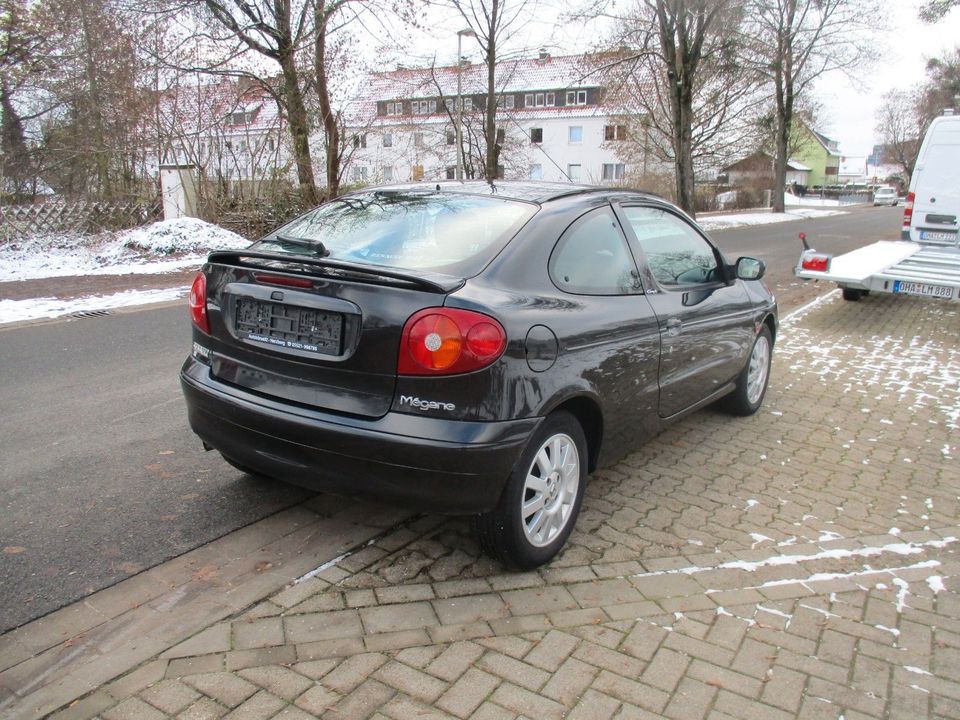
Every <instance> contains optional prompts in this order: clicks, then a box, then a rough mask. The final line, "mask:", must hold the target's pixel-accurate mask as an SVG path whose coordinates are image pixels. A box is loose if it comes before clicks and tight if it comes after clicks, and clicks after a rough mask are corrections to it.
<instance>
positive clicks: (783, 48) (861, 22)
mask: <svg viewBox="0 0 960 720" xmlns="http://www.w3.org/2000/svg"><path fill="white" fill-rule="evenodd" d="M746 1H747V5H746V7H747V18H748V22H747V24H746V25H745V28H744V29H745V35H744V37H745V39H746V41H747V44H748V45H749V46H750V47H751V49H752V59H751V62H752V65H753V67H755V68H756V69H757V70H758V71H759V72H762V73H763V74H764V75H765V76H766V77H767V79H768V81H769V82H770V84H771V86H772V89H773V98H774V113H775V119H776V145H775V151H774V158H775V160H774V188H773V211H774V212H783V211H784V190H785V188H786V177H787V160H788V158H789V154H788V145H789V142H790V134H791V129H792V126H793V122H794V116H795V111H796V103H797V99H798V98H802V97H804V96H805V95H806V94H807V93H808V92H809V91H810V89H811V87H812V85H813V83H814V82H815V81H816V80H817V79H818V78H820V77H822V76H823V75H824V74H826V73H830V72H835V71H852V70H853V69H854V68H856V67H857V66H858V65H859V64H860V63H862V62H863V61H865V60H866V59H868V58H869V57H871V50H872V48H871V45H870V42H871V29H872V28H875V27H876V25H877V23H878V22H879V19H880V18H881V13H880V11H879V7H878V4H877V0H746Z"/></svg>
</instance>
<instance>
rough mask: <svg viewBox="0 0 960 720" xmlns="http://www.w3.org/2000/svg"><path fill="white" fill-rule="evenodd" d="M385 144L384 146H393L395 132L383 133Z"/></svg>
mask: <svg viewBox="0 0 960 720" xmlns="http://www.w3.org/2000/svg"><path fill="white" fill-rule="evenodd" d="M383 146H384V147H393V133H384V134H383Z"/></svg>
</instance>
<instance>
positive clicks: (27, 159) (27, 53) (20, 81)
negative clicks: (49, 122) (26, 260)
mask: <svg viewBox="0 0 960 720" xmlns="http://www.w3.org/2000/svg"><path fill="white" fill-rule="evenodd" d="M43 52H44V48H43V38H42V35H41V33H40V32H39V29H38V28H37V27H36V24H35V22H34V18H33V17H31V14H30V11H29V10H28V8H27V5H26V2H25V1H24V0H2V2H0V113H2V117H0V153H2V162H0V169H2V173H3V177H4V178H5V180H6V182H5V183H4V186H3V187H2V188H0V189H2V191H5V192H9V193H10V195H11V196H12V198H13V200H14V202H22V201H23V200H25V199H27V198H28V197H29V196H31V195H32V194H33V191H34V190H35V188H36V180H37V176H36V170H35V167H34V162H33V156H32V153H31V152H30V148H29V146H28V143H27V135H26V131H25V129H24V117H23V116H22V112H21V110H20V109H18V107H17V96H18V95H19V94H21V91H23V90H25V89H27V90H28V92H29V89H28V86H29V83H30V81H31V79H32V76H34V75H35V74H36V72H37V70H38V69H39V68H40V67H42V59H43Z"/></svg>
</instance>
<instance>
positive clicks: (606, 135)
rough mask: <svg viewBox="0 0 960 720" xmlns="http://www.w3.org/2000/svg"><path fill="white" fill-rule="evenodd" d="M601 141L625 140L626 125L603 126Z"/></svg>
mask: <svg viewBox="0 0 960 720" xmlns="http://www.w3.org/2000/svg"><path fill="white" fill-rule="evenodd" d="M603 139H604V140H626V139H627V126H626V125H604V126H603Z"/></svg>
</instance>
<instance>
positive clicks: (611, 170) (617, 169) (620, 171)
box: [601, 163, 627, 180]
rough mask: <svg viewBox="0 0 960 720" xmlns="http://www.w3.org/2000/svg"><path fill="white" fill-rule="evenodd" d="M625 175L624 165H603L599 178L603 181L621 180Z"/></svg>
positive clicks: (625, 167) (625, 168)
mask: <svg viewBox="0 0 960 720" xmlns="http://www.w3.org/2000/svg"><path fill="white" fill-rule="evenodd" d="M626 174H627V166H626V164H625V163H603V165H602V166H601V177H602V178H603V179H604V180H623V178H624V176H625V175H626Z"/></svg>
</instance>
